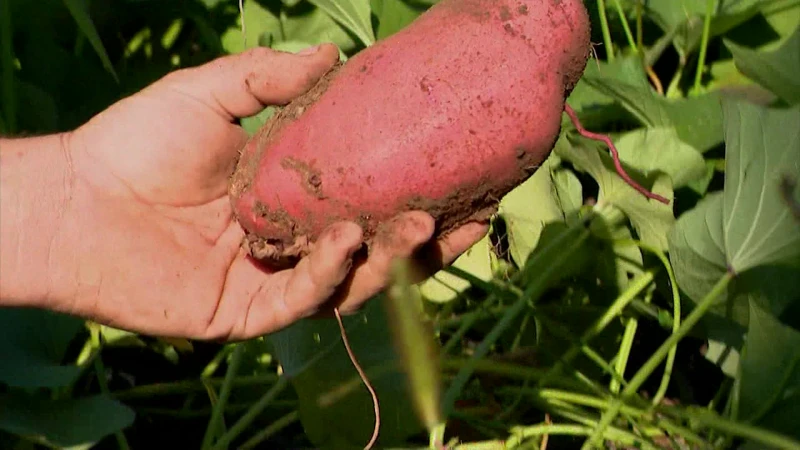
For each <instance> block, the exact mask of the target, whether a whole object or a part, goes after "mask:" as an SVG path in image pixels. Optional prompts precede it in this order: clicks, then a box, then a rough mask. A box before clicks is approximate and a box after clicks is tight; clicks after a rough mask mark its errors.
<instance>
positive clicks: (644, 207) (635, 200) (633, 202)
mask: <svg viewBox="0 0 800 450" xmlns="http://www.w3.org/2000/svg"><path fill="white" fill-rule="evenodd" d="M629 142H633V141H629ZM615 144H617V145H618V144H619V143H618V142H617V143H615ZM622 144H625V145H628V143H625V142H622ZM617 149H618V150H619V152H620V154H621V155H622V154H624V155H635V156H636V160H638V161H647V160H648V159H649V158H654V157H655V156H656V154H657V152H658V151H659V149H657V148H654V147H652V146H651V147H648V148H635V149H628V148H624V147H623V148H620V147H618V148H617ZM555 151H556V152H557V154H558V155H559V156H560V157H562V158H564V159H565V160H567V161H570V162H571V163H572V164H573V165H575V168H576V169H578V170H581V171H583V172H586V173H588V174H589V175H591V177H592V178H594V179H595V181H597V184H598V185H599V187H600V195H599V197H598V199H597V201H598V204H600V203H608V204H611V205H613V206H615V207H616V208H619V209H620V210H621V211H622V212H624V213H625V215H626V216H627V217H628V219H630V222H631V224H632V225H633V227H634V229H636V232H637V233H638V235H639V237H640V239H641V240H642V241H644V242H646V243H648V244H650V245H653V246H655V247H656V248H659V249H665V248H666V246H667V241H666V235H667V232H668V231H669V229H670V228H671V227H672V224H673V222H674V220H675V219H674V216H673V214H672V207H671V205H665V204H663V203H661V202H658V201H655V200H650V199H648V198H646V197H644V196H643V195H642V194H641V193H639V192H637V191H636V190H635V189H633V188H632V187H631V186H630V185H628V184H627V183H626V182H625V181H624V180H623V179H622V178H620V176H619V175H618V174H617V172H616V170H615V169H614V163H613V160H612V159H611V157H610V156H609V155H608V151H607V150H605V149H604V148H601V145H600V144H598V143H596V142H594V141H590V140H588V139H585V138H582V137H577V136H573V134H572V133H569V134H567V135H565V136H564V137H562V138H561V139H559V141H558V142H557V143H556V147H555ZM622 161H623V163H625V164H627V162H628V161H627V160H625V159H624V158H622ZM626 171H627V172H628V174H629V175H630V176H631V177H632V178H634V179H637V178H639V180H638V181H639V183H640V184H641V185H642V186H644V187H645V188H646V189H650V191H651V192H654V193H656V194H660V195H662V196H664V197H666V198H667V199H671V198H672V195H673V194H672V186H671V183H670V178H669V176H667V175H665V174H658V173H656V174H652V175H650V176H648V177H647V178H648V181H649V182H643V181H642V180H641V178H642V177H641V176H637V175H636V173H635V172H634V171H632V170H631V169H630V168H628V169H627V170H626Z"/></svg>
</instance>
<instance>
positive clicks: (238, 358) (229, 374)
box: [201, 344, 244, 450]
mask: <svg viewBox="0 0 800 450" xmlns="http://www.w3.org/2000/svg"><path fill="white" fill-rule="evenodd" d="M243 349H244V344H238V345H236V347H235V348H234V349H233V354H232V355H231V362H230V365H229V366H228V370H227V371H226V372H225V380H224V381H223V382H222V388H220V393H219V400H218V401H217V403H216V404H215V405H214V410H213V411H212V412H211V419H209V421H208V427H207V428H206V432H205V435H204V436H203V444H202V447H201V448H202V449H203V450H207V449H208V448H210V447H211V443H212V442H213V440H214V436H215V435H216V434H217V429H218V428H219V427H220V425H221V424H222V416H223V415H224V413H225V405H226V404H227V403H228V397H230V395H231V389H232V388H233V379H234V378H235V377H236V373H237V372H238V371H239V365H240V364H241V362H242V352H243V351H244V350H243Z"/></svg>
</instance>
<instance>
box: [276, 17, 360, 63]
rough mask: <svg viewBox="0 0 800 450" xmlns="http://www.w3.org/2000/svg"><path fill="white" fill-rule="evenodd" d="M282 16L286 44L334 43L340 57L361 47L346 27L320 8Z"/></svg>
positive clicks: (282, 28)
mask: <svg viewBox="0 0 800 450" xmlns="http://www.w3.org/2000/svg"><path fill="white" fill-rule="evenodd" d="M280 16H281V17H280V21H281V30H282V32H283V37H282V39H283V41H284V42H304V43H307V44H308V45H309V46H311V45H317V44H322V43H328V42H332V43H334V44H336V46H337V47H339V54H340V56H343V55H344V54H345V53H348V52H351V51H353V50H355V49H356V48H357V47H358V45H359V43H358V41H357V40H356V39H354V37H353V35H352V34H350V33H348V32H347V29H346V27H344V26H343V25H341V24H340V22H338V21H336V20H334V19H333V18H331V16H330V15H329V14H327V13H326V12H325V11H323V10H322V9H320V8H314V9H313V10H312V11H310V12H307V13H305V14H289V13H288V12H286V11H283V12H281V15H280ZM278 43H280V41H279V42H278ZM273 48H275V45H273ZM297 50H301V49H300V48H298V49H297ZM297 50H295V51H297Z"/></svg>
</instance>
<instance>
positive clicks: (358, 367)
mask: <svg viewBox="0 0 800 450" xmlns="http://www.w3.org/2000/svg"><path fill="white" fill-rule="evenodd" d="M333 313H334V314H336V321H337V322H339V333H340V334H341V335H342V342H343V343H344V348H345V349H346V350H347V354H348V356H350V361H351V362H352V363H353V366H354V367H355V368H356V371H358V375H359V376H360V377H361V381H363V382H364V385H365V386H366V387H367V389H368V390H369V393H370V395H371V396H372V405H373V406H374V408H375V429H374V430H373V431H372V438H371V439H370V440H369V443H367V446H366V447H364V450H370V449H371V448H372V446H374V445H375V441H377V440H378V431H379V430H380V429H381V410H380V405H379V404H378V394H376V393H375V389H374V388H373V387H372V384H370V382H369V379H368V378H367V374H365V373H364V369H362V368H361V365H359V364H358V360H357V359H356V356H355V354H353V349H351V348H350V341H349V340H348V339H347V332H346V331H345V329H344V323H343V322H342V315H341V314H340V313H339V308H333Z"/></svg>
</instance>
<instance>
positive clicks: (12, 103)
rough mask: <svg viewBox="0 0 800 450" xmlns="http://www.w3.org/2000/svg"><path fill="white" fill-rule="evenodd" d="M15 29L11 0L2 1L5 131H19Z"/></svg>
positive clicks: (0, 44)
mask: <svg viewBox="0 0 800 450" xmlns="http://www.w3.org/2000/svg"><path fill="white" fill-rule="evenodd" d="M13 35H14V30H13V28H12V25H11V1H9V0H2V1H0V74H2V79H3V86H2V89H3V90H2V96H1V97H0V98H2V104H3V112H4V113H5V117H6V120H5V130H0V131H2V132H4V133H8V134H13V133H15V132H16V131H17V98H16V93H15V91H14V50H13V49H14V46H13V45H12V38H13Z"/></svg>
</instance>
